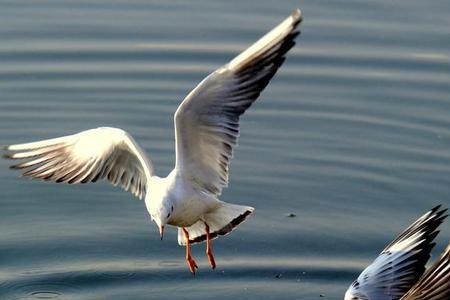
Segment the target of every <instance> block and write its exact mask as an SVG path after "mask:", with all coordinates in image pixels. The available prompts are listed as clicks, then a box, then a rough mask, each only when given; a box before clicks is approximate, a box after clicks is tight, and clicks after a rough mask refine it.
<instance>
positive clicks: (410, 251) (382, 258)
mask: <svg viewBox="0 0 450 300" xmlns="http://www.w3.org/2000/svg"><path fill="white" fill-rule="evenodd" d="M445 211H446V210H444V209H441V208H440V206H437V207H435V208H433V209H432V210H431V211H429V212H427V213H426V214H424V215H423V216H422V217H420V218H419V219H418V220H416V221H415V222H414V223H413V224H412V225H410V226H409V227H408V228H407V229H406V230H405V231H403V232H402V233H401V234H400V235H399V236H398V237H397V238H396V239H395V240H393V241H392V242H391V243H390V244H389V245H388V246H386V248H385V249H384V250H383V251H382V252H381V253H380V255H379V256H378V257H377V258H376V259H375V260H374V261H373V263H372V264H371V265H369V266H368V267H367V268H366V269H365V270H364V271H363V272H362V273H361V274H360V275H359V277H358V279H357V280H356V281H354V282H353V283H352V285H351V286H350V287H349V289H348V290H347V292H346V293H345V300H350V299H361V300H363V299H364V300H365V299H367V300H370V299H377V300H397V299H400V298H401V297H402V296H403V295H404V294H405V293H406V292H407V291H408V290H409V289H410V288H411V287H412V286H413V285H414V284H415V283H416V282H417V281H418V280H419V278H420V277H421V276H422V274H423V272H424V271H425V264H426V263H427V261H428V259H429V258H430V252H431V250H432V249H433V247H434V245H435V244H434V242H433V240H434V238H435V237H436V235H437V234H438V233H439V231H438V230H437V228H438V227H439V225H440V224H441V223H442V221H443V220H444V219H445V218H446V217H447V215H445Z"/></svg>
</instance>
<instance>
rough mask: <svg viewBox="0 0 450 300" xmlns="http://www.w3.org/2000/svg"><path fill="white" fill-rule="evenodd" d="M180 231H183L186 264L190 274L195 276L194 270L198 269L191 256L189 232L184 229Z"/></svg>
mask: <svg viewBox="0 0 450 300" xmlns="http://www.w3.org/2000/svg"><path fill="white" fill-rule="evenodd" d="M181 229H182V230H183V233H184V238H185V239H186V263H187V265H188V267H189V270H190V271H191V273H192V274H193V275H195V269H198V266H197V263H196V262H195V260H194V258H192V255H191V242H190V241H189V232H188V231H187V230H186V229H185V228H184V227H182V228H181Z"/></svg>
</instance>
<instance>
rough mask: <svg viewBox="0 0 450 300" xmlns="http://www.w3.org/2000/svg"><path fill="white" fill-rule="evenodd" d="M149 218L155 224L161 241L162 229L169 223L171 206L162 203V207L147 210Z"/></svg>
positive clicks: (171, 211)
mask: <svg viewBox="0 0 450 300" xmlns="http://www.w3.org/2000/svg"><path fill="white" fill-rule="evenodd" d="M149 213H150V217H151V219H152V221H154V222H155V223H156V225H157V226H158V229H159V235H160V236H161V240H162V239H163V236H164V227H165V226H166V224H167V223H168V222H169V220H170V217H171V216H172V213H173V205H171V204H170V203H169V204H167V203H164V204H163V205H160V206H159V207H157V208H156V209H152V210H151V211H150V210H149Z"/></svg>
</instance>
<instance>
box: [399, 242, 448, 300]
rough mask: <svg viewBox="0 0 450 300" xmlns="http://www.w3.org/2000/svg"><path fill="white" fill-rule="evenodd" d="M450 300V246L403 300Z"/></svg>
mask: <svg viewBox="0 0 450 300" xmlns="http://www.w3.org/2000/svg"><path fill="white" fill-rule="evenodd" d="M448 299H450V245H449V246H447V249H446V250H445V251H444V253H442V255H441V256H440V257H439V259H438V260H437V261H436V262H435V263H434V264H433V265H432V266H431V267H430V268H429V269H428V270H427V272H426V273H425V274H424V275H423V276H422V278H421V279H420V280H419V282H418V283H416V284H415V285H414V286H413V287H412V288H411V289H410V290H409V291H408V292H407V293H406V294H405V296H403V297H402V298H401V300H448Z"/></svg>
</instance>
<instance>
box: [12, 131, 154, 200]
mask: <svg viewBox="0 0 450 300" xmlns="http://www.w3.org/2000/svg"><path fill="white" fill-rule="evenodd" d="M4 150H6V151H7V152H8V153H7V154H5V155H4V157H5V158H10V159H22V160H25V161H22V162H20V163H18V164H15V165H13V166H11V168H12V169H23V170H24V173H23V175H24V176H29V177H33V178H39V179H44V180H51V181H55V182H65V183H86V182H95V181H97V180H98V179H103V178H105V179H107V180H108V181H109V182H111V183H112V184H114V185H119V186H121V187H122V188H123V189H125V190H126V191H130V192H131V193H132V194H133V195H135V196H136V197H139V198H141V199H142V198H143V197H144V196H145V193H146V189H147V180H148V179H150V177H151V176H152V173H153V167H152V164H151V162H150V160H149V159H148V158H147V156H146V155H145V153H144V151H143V150H142V149H141V148H140V147H139V145H138V144H137V143H136V142H135V141H134V139H133V138H132V137H131V135H129V134H128V133H127V132H125V131H123V130H122V129H119V128H111V127H100V128H95V129H89V130H85V131H82V132H79V133H77V134H73V135H68V136H63V137H59V138H54V139H49V140H43V141H37V142H31V143H26V144H17V145H11V146H6V147H4Z"/></svg>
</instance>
